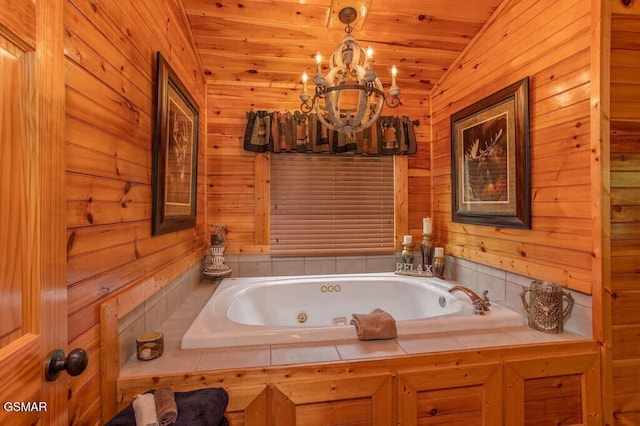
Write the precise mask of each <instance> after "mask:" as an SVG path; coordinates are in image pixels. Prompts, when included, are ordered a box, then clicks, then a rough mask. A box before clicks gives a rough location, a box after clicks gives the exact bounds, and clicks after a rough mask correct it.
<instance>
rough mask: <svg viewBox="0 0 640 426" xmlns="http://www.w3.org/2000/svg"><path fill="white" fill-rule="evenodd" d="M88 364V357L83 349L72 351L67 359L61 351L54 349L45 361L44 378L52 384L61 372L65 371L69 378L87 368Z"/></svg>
mask: <svg viewBox="0 0 640 426" xmlns="http://www.w3.org/2000/svg"><path fill="white" fill-rule="evenodd" d="M88 363H89V355H87V352H86V351H85V350H84V349H74V350H72V351H71V352H69V356H67V357H65V356H64V351H63V350H62V349H56V350H55V351H53V353H52V354H51V356H50V357H49V360H48V361H47V368H46V369H45V377H46V378H47V381H49V382H52V381H54V380H55V379H57V378H58V376H59V375H60V372H61V371H62V370H67V373H68V374H69V375H70V376H77V375H78V374H80V373H82V372H83V371H84V369H85V368H87V364H88Z"/></svg>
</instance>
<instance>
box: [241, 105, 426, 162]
mask: <svg viewBox="0 0 640 426" xmlns="http://www.w3.org/2000/svg"><path fill="white" fill-rule="evenodd" d="M419 124H420V122H419V121H417V120H416V121H412V120H410V119H409V117H406V116H402V117H394V116H384V117H383V116H381V117H380V118H379V119H378V121H377V122H376V123H375V124H374V125H373V126H371V127H369V128H368V129H365V130H362V131H360V132H357V133H354V134H351V135H347V134H344V133H339V132H337V131H334V130H329V129H327V128H326V127H324V126H323V125H322V124H321V122H320V121H319V120H318V118H317V116H316V114H304V113H301V112H298V111H296V112H293V113H291V112H279V111H274V112H267V111H250V112H247V126H246V128H245V132H244V149H245V150H247V151H253V152H301V153H302V152H310V153H326V152H328V153H334V154H336V153H341V152H354V153H356V154H372V155H397V154H415V153H416V150H417V145H416V134H415V130H414V126H418V125H419Z"/></svg>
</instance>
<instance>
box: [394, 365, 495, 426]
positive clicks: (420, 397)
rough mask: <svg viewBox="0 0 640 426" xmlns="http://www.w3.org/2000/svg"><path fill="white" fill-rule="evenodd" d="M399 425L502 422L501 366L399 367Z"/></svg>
mask: <svg viewBox="0 0 640 426" xmlns="http://www.w3.org/2000/svg"><path fill="white" fill-rule="evenodd" d="M398 424H401V425H407V426H409V425H444V424H446V425H478V426H480V425H484V426H489V425H497V424H502V365H501V364H500V363H489V364H485V365H474V366H461V367H450V368H444V367H439V368H435V369H406V370H404V369H403V370H400V371H399V372H398Z"/></svg>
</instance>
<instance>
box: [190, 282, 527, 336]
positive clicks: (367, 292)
mask: <svg viewBox="0 0 640 426" xmlns="http://www.w3.org/2000/svg"><path fill="white" fill-rule="evenodd" d="M450 287H451V284H449V283H447V282H446V281H443V280H440V279H437V278H422V277H407V276H400V275H395V274H393V273H381V274H357V275H350V274H349V275H324V276H320V275H313V276H296V277H266V278H265V277H260V278H227V279H224V280H223V281H222V283H221V284H220V287H219V288H218V289H217V290H216V291H215V292H214V294H213V295H212V296H211V298H210V299H209V301H208V302H207V303H206V305H205V306H204V307H203V309H202V311H201V312H200V313H199V314H198V316H197V317H196V319H195V320H194V322H193V323H192V324H191V326H190V327H189V329H188V330H187V332H186V333H185V334H184V336H183V338H182V348H183V349H193V348H216V347H228V346H246V345H264V344H276V343H296V342H317V341H334V340H344V339H355V338H357V336H356V331H355V327H354V326H352V325H349V321H350V320H351V314H353V313H368V312H371V311H372V310H373V309H375V308H382V309H384V310H385V311H387V312H389V313H390V314H391V315H392V316H393V317H394V318H395V319H396V321H397V324H396V325H397V329H398V336H407V335H412V334H423V333H431V332H446V331H456V330H468V329H489V328H495V327H504V326H514V325H521V324H524V319H523V318H522V317H521V316H520V315H519V314H517V313H515V312H513V311H510V310H508V309H506V308H504V307H501V306H498V305H496V304H495V303H493V304H492V306H491V311H490V312H488V313H487V314H486V315H473V314H472V310H473V308H472V306H471V303H470V300H469V297H468V296H466V295H465V294H463V293H462V292H456V293H454V294H451V293H449V292H448V291H447V290H448V288H450Z"/></svg>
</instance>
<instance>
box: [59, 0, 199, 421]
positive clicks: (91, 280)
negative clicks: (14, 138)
mask: <svg viewBox="0 0 640 426" xmlns="http://www.w3.org/2000/svg"><path fill="white" fill-rule="evenodd" d="M185 22H186V21H185V20H184V17H183V12H182V11H181V9H180V8H179V7H178V3H177V2H174V1H171V0H169V1H157V0H143V1H137V2H113V1H101V0H98V1H89V0H70V1H68V2H66V5H65V16H64V24H65V28H64V48H65V82H66V94H65V98H66V120H65V135H66V150H67V156H66V157H67V197H66V198H67V259H68V261H67V287H68V299H69V306H68V318H69V339H70V342H69V347H70V348H73V347H82V348H85V349H86V350H87V351H88V352H89V357H90V363H89V367H88V368H87V371H85V372H84V373H83V374H82V375H81V376H78V377H77V378H75V379H73V380H72V382H71V391H70V392H71V393H70V395H71V397H70V399H71V400H70V412H69V418H70V420H71V422H72V423H73V424H95V423H98V422H99V421H100V418H101V413H100V398H101V390H100V341H99V337H100V329H99V305H100V303H102V302H103V301H104V299H105V297H107V296H110V295H111V294H113V293H114V292H117V291H121V290H123V289H125V288H127V287H128V286H129V285H130V284H131V283H132V282H133V281H135V280H137V279H139V278H141V277H143V276H145V275H149V274H154V275H156V277H160V279H165V280H170V279H171V278H172V277H173V276H175V275H177V274H179V273H180V272H182V271H184V270H186V269H187V268H188V267H189V266H191V265H192V264H193V263H195V262H199V261H200V259H201V257H202V256H203V246H204V237H203V235H204V213H203V211H204V205H205V203H204V186H203V185H202V184H199V186H198V207H197V208H198V220H197V227H196V229H195V230H194V229H191V230H186V231H180V232H176V233H171V234H166V235H163V236H158V237H153V238H152V237H151V212H152V200H151V175H152V170H151V162H152V156H151V151H152V141H153V127H154V111H155V99H154V98H155V87H156V85H155V78H156V77H155V72H156V70H155V61H156V51H160V52H161V53H162V54H163V56H164V57H165V58H167V60H168V61H169V63H170V64H171V66H172V68H173V69H174V70H175V71H176V72H177V74H178V75H179V76H180V77H181V79H182V81H183V82H184V84H185V85H186V87H187V88H188V90H189V91H190V93H191V95H192V96H193V97H194V98H195V101H196V103H197V104H198V105H199V109H200V114H201V117H203V118H204V114H205V99H204V80H203V75H202V71H201V66H200V64H199V61H198V58H197V55H196V54H195V51H194V47H193V43H192V41H191V38H190V32H189V31H188V29H187V27H186V23H185ZM202 122H204V120H202V121H201V123H202ZM199 138H200V146H199V151H200V153H199V158H200V161H199V165H198V167H199V177H198V182H203V181H204V161H203V159H204V148H205V143H204V126H203V125H201V126H200V132H199ZM175 259H182V260H181V261H180V262H179V263H178V264H173V266H172V267H170V268H168V269H167V268H166V266H167V265H171V264H172V262H174V261H175ZM163 268H164V269H163Z"/></svg>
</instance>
